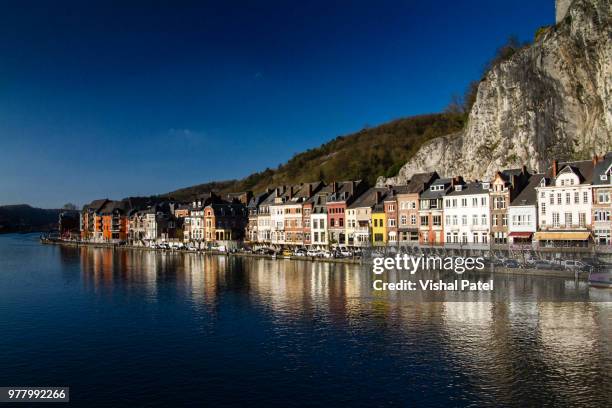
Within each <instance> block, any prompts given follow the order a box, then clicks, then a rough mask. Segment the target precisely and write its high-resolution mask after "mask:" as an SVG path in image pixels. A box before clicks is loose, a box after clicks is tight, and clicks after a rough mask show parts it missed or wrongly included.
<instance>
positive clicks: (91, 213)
mask: <svg viewBox="0 0 612 408" xmlns="http://www.w3.org/2000/svg"><path fill="white" fill-rule="evenodd" d="M249 198H250V196H248V197H245V198H243V201H244V202H241V201H239V199H238V198H237V197H235V196H228V197H227V198H226V199H224V198H221V197H219V196H217V195H215V194H209V195H208V196H207V197H204V198H202V197H201V198H197V199H195V200H194V201H193V202H192V203H177V202H174V201H172V200H161V201H156V202H150V201H149V200H139V201H134V200H131V199H127V200H121V201H112V200H109V199H101V200H94V201H92V202H91V203H89V204H87V205H85V206H84V207H83V210H82V211H81V217H80V239H81V240H84V241H90V242H114V243H118V242H127V243H130V244H132V245H142V246H151V245H153V244H158V243H161V242H172V241H175V242H196V243H200V242H201V243H205V242H208V243H213V242H217V241H234V242H238V241H242V240H243V239H244V231H245V228H246V222H247V210H246V202H247V200H248V199H249Z"/></svg>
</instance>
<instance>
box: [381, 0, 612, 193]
mask: <svg viewBox="0 0 612 408" xmlns="http://www.w3.org/2000/svg"><path fill="white" fill-rule="evenodd" d="M611 96H612V3H611V1H610V0H574V1H573V2H572V3H571V5H570V6H569V9H568V11H567V15H566V17H565V18H564V19H563V20H562V21H561V22H560V23H559V24H557V25H556V26H555V27H551V28H550V29H549V30H548V31H547V32H545V33H543V34H541V35H540V36H539V38H538V39H537V40H536V41H535V42H534V43H533V44H532V45H530V46H528V47H526V48H524V49H521V50H520V51H518V52H517V53H516V54H515V55H513V56H512V58H510V59H509V60H507V61H505V62H503V63H501V64H498V65H497V66H495V67H494V68H493V69H491V70H490V71H489V72H488V73H487V75H486V76H485V78H484V80H483V81H482V82H481V83H480V85H479V87H478V94H477V99H476V102H475V103H474V106H473V107H472V110H471V112H470V114H469V119H468V123H467V126H466V129H465V130H464V131H463V132H462V133H459V134H453V135H449V136H445V137H442V138H438V139H434V140H432V141H431V142H429V143H427V144H426V145H424V146H423V147H422V148H421V149H420V150H419V151H418V152H417V153H416V155H415V156H414V157H413V158H412V159H411V160H410V161H409V162H408V163H406V165H405V166H404V167H402V169H401V170H400V172H399V174H398V176H397V177H393V178H391V179H387V180H385V179H382V178H380V179H379V184H385V183H386V184H401V183H403V182H405V181H407V180H408V179H410V177H411V176H412V174H414V173H416V172H422V171H431V170H437V171H438V173H440V175H444V176H453V175H463V176H464V178H467V179H473V178H478V179H483V178H490V177H491V176H492V175H493V174H494V173H495V172H496V171H497V170H500V169H504V168H512V167H520V166H522V165H523V164H526V165H527V167H528V168H530V169H532V170H543V169H544V168H545V166H547V165H548V163H549V162H550V161H551V160H552V159H553V158H557V159H560V160H567V159H575V160H578V159H587V158H589V157H590V156H592V155H593V154H601V153H604V152H606V151H610V150H612V98H611Z"/></svg>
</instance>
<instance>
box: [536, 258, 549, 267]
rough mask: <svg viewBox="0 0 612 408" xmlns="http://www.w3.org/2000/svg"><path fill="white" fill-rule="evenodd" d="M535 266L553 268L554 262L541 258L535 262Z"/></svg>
mask: <svg viewBox="0 0 612 408" xmlns="http://www.w3.org/2000/svg"><path fill="white" fill-rule="evenodd" d="M533 267H534V268H536V269H552V264H551V263H550V262H548V261H545V260H542V259H540V260H538V261H535V262H534V264H533Z"/></svg>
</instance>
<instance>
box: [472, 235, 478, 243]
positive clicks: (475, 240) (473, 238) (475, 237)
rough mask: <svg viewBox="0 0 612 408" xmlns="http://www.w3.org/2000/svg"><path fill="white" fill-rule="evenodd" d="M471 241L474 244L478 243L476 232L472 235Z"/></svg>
mask: <svg viewBox="0 0 612 408" xmlns="http://www.w3.org/2000/svg"><path fill="white" fill-rule="evenodd" d="M472 240H473V241H474V243H475V244H477V243H478V233H477V232H475V233H473V234H472Z"/></svg>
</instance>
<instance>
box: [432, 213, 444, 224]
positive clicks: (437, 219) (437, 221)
mask: <svg viewBox="0 0 612 408" xmlns="http://www.w3.org/2000/svg"><path fill="white" fill-rule="evenodd" d="M433 225H434V226H440V225H442V216H441V215H434V216H433Z"/></svg>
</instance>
